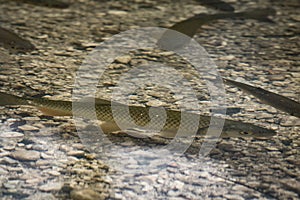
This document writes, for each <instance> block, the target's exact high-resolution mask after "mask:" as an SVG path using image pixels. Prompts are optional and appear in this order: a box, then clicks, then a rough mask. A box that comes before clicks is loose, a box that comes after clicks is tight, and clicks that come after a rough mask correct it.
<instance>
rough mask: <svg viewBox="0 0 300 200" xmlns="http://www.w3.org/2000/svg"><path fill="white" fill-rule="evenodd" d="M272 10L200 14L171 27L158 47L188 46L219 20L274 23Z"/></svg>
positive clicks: (162, 37)
mask: <svg viewBox="0 0 300 200" xmlns="http://www.w3.org/2000/svg"><path fill="white" fill-rule="evenodd" d="M274 14H275V10H273V9H271V8H261V9H252V10H248V11H245V12H236V13H234V12H232V13H231V12H230V13H217V14H198V15H196V16H194V17H191V18H189V19H186V20H183V21H181V22H178V23H176V24H174V25H173V26H171V27H170V28H169V30H167V31H165V32H164V34H163V35H162V36H161V38H160V39H159V40H158V42H157V45H158V46H159V47H161V48H163V49H166V50H175V49H178V48H181V47H183V46H184V45H186V44H188V42H189V41H190V39H191V38H192V37H193V36H194V35H195V34H196V33H197V30H198V29H199V28H200V27H201V26H202V25H204V24H209V23H211V22H213V21H215V20H218V19H228V18H229V19H236V18H242V19H256V20H259V21H264V22H273V21H272V20H270V19H269V18H268V16H270V15H274Z"/></svg>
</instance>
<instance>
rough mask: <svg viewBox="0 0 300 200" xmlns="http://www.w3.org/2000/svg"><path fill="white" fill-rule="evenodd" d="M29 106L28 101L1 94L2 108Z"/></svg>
mask: <svg viewBox="0 0 300 200" xmlns="http://www.w3.org/2000/svg"><path fill="white" fill-rule="evenodd" d="M8 105H29V102H28V99H25V98H22V97H18V96H15V95H11V94H6V93H3V92H0V106H8Z"/></svg>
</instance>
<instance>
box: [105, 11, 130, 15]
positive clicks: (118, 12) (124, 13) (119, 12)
mask: <svg viewBox="0 0 300 200" xmlns="http://www.w3.org/2000/svg"><path fill="white" fill-rule="evenodd" d="M107 13H108V14H110V15H120V16H123V15H127V14H128V12H126V11H123V10H109V11H108V12H107Z"/></svg>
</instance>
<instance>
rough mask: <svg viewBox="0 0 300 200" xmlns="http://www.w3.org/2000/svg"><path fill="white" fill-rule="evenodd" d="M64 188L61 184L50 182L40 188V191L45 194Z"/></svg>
mask: <svg viewBox="0 0 300 200" xmlns="http://www.w3.org/2000/svg"><path fill="white" fill-rule="evenodd" d="M62 186H63V183H61V182H49V183H46V184H45V185H42V186H40V187H39V190H41V191H43V192H50V191H59V190H60V189H61V188H62Z"/></svg>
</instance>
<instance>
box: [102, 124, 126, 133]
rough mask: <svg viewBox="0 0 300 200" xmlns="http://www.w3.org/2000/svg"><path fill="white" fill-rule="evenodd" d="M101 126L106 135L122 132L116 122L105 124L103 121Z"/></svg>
mask: <svg viewBox="0 0 300 200" xmlns="http://www.w3.org/2000/svg"><path fill="white" fill-rule="evenodd" d="M99 125H100V127H101V130H102V131H103V133H105V134H107V133H112V132H115V131H120V130H121V129H120V128H119V126H118V125H117V124H116V123H114V122H103V121H101V122H100V124H99Z"/></svg>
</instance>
